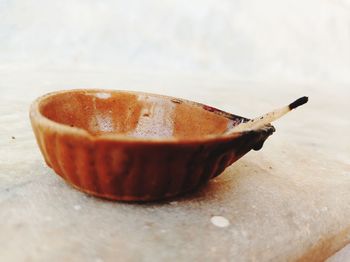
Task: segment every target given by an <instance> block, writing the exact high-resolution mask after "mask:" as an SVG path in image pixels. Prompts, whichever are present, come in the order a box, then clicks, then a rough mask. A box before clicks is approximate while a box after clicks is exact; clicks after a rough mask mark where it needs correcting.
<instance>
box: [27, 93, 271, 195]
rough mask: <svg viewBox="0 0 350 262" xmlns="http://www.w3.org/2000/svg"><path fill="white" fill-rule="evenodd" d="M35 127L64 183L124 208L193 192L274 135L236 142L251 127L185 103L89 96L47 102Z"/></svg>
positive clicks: (39, 107)
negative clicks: (124, 203) (122, 204)
mask: <svg viewBox="0 0 350 262" xmlns="http://www.w3.org/2000/svg"><path fill="white" fill-rule="evenodd" d="M30 119H31V123H32V127H33V130H34V133H35V137H36V139H37V142H38V144H39V147H40V150H41V152H42V154H43V156H44V158H45V161H46V163H47V165H48V166H49V167H51V168H52V169H53V170H54V171H55V172H56V173H57V174H58V175H59V176H61V177H62V178H63V179H64V180H65V181H67V182H68V183H69V184H71V185H72V186H74V187H75V188H77V189H79V190H81V191H83V192H86V193H88V194H91V195H95V196H99V197H103V198H108V199H113V200H125V201H150V200H157V199H163V198H168V197H173V196H176V195H180V194H183V193H185V192H188V191H192V190H194V189H196V188H198V187H199V186H200V185H202V184H204V183H206V182H207V181H208V180H209V179H211V178H213V177H215V176H217V175H219V174H220V173H222V172H223V171H224V169H225V168H226V167H228V166H229V165H231V164H232V163H233V162H235V161H236V160H237V159H239V158H240V157H241V156H243V155H244V154H246V153H247V152H248V151H250V150H251V149H255V150H258V149H260V148H261V147H262V145H263V143H264V141H265V140H266V139H267V137H268V136H270V135H271V134H272V133H273V132H274V130H275V129H274V127H273V126H271V125H269V126H266V127H265V128H263V129H258V130H255V131H245V132H239V133H231V134H230V133H229V130H231V129H232V128H233V127H234V126H236V125H238V124H239V123H241V122H242V121H247V119H245V118H242V117H239V116H236V115H232V114H229V113H226V112H223V111H221V110H218V109H216V108H213V107H210V106H206V105H203V104H200V103H195V102H191V101H187V100H184V99H179V98H173V97H167V96H162V95H155V94H147V93H140V92H129V91H112V90H90V89H86V90H69V91H60V92H55V93H50V94H47V95H44V96H42V97H40V98H38V99H37V100H36V101H34V103H33V104H32V105H31V109H30Z"/></svg>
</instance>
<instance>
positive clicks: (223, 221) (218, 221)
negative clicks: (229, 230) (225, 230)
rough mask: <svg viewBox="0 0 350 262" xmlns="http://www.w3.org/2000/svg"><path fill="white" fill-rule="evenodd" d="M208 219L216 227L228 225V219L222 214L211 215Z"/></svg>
mask: <svg viewBox="0 0 350 262" xmlns="http://www.w3.org/2000/svg"><path fill="white" fill-rule="evenodd" d="M210 221H211V223H212V224H213V225H214V226H217V227H228V226H229V225H230V221H228V219H227V218H226V217H223V216H212V217H211V219H210Z"/></svg>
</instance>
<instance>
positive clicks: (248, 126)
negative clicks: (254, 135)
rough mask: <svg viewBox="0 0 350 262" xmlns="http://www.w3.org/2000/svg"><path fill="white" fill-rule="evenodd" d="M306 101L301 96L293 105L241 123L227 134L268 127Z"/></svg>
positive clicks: (304, 97) (305, 97)
mask: <svg viewBox="0 0 350 262" xmlns="http://www.w3.org/2000/svg"><path fill="white" fill-rule="evenodd" d="M308 100H309V98H308V97H307V96H303V97H301V98H299V99H297V100H295V101H294V102H293V103H291V104H289V105H288V106H284V107H282V108H279V109H276V110H273V111H271V112H269V113H267V114H265V115H262V116H260V117H257V118H254V119H252V120H249V121H248V122H245V123H241V124H239V125H238V126H236V127H234V128H233V129H232V130H230V131H229V132H228V133H230V134H231V133H238V132H244V131H249V130H256V129H259V128H262V127H263V126H265V125H268V124H270V123H272V122H273V121H275V120H277V119H279V118H281V117H282V116H284V115H285V114H287V113H288V112H290V111H292V110H293V109H295V108H297V107H299V106H301V105H303V104H306V103H307V101H308Z"/></svg>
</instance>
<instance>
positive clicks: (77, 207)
mask: <svg viewBox="0 0 350 262" xmlns="http://www.w3.org/2000/svg"><path fill="white" fill-rule="evenodd" d="M73 207H74V209H75V210H80V209H81V206H80V205H74V206H73Z"/></svg>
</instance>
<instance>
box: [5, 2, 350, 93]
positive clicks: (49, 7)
mask: <svg viewBox="0 0 350 262" xmlns="http://www.w3.org/2000/svg"><path fill="white" fill-rule="evenodd" d="M20 69H23V70H67V71H70V72H73V71H91V72H95V73H96V72H101V71H106V70H107V71H108V70H113V71H116V72H117V71H118V72H122V71H123V72H128V73H132V72H147V73H149V72H152V73H154V72H156V73H157V74H161V75H163V74H183V75H194V74H195V75H197V76H200V75H205V76H208V75H215V76H219V77H223V78H230V79H233V80H237V81H252V82H292V83H315V82H316V83H338V84H348V83H350V0H332V1H331V0H308V1H301V0H297V1H296V0H285V1H279V0H265V1H259V0H244V1H242V0H219V1H218V0H192V1H183V0H176V1H175V0H151V1H143V0H132V1H122V0H105V1H96V0H75V1H71V0H60V1H47V0H0V70H1V71H0V73H1V72H2V73H4V72H6V71H8V70H20ZM0 88H2V89H4V88H5V86H4V85H3V84H1V79H0Z"/></svg>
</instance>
